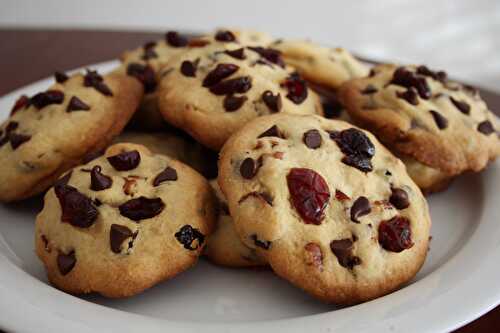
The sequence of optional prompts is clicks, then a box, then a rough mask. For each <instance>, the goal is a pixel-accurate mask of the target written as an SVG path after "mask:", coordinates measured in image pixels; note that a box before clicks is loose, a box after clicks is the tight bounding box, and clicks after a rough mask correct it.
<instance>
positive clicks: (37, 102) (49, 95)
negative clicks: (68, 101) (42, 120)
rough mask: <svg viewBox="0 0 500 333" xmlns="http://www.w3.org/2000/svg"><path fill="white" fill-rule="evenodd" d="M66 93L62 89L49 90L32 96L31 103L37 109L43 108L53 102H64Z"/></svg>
mask: <svg viewBox="0 0 500 333" xmlns="http://www.w3.org/2000/svg"><path fill="white" fill-rule="evenodd" d="M63 101H64V93H63V92H62V91H60V90H47V91H45V92H41V93H38V94H36V95H35V96H33V97H31V99H30V103H31V104H32V105H34V106H35V107H36V108H37V109H41V108H44V107H46V106H47V105H51V104H62V102H63Z"/></svg>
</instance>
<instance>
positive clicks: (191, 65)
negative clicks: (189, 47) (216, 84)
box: [181, 58, 200, 77]
mask: <svg viewBox="0 0 500 333" xmlns="http://www.w3.org/2000/svg"><path fill="white" fill-rule="evenodd" d="M199 62H200V58H198V59H196V60H195V61H189V60H184V61H183V62H182V64H181V73H182V74H183V75H184V76H187V77H195V76H196V70H197V69H198V63H199Z"/></svg>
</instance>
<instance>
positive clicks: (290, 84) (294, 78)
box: [281, 73, 307, 104]
mask: <svg viewBox="0 0 500 333" xmlns="http://www.w3.org/2000/svg"><path fill="white" fill-rule="evenodd" d="M281 86H282V87H284V88H286V89H287V90H288V93H287V95H286V97H287V98H288V99H289V100H291V101H292V102H294V103H295V104H301V103H302V102H304V101H305V100H306V98H307V84H306V81H304V79H302V78H301V77H300V75H299V74H298V73H292V74H291V75H290V76H289V77H288V78H287V79H286V80H285V82H283V83H282V84H281Z"/></svg>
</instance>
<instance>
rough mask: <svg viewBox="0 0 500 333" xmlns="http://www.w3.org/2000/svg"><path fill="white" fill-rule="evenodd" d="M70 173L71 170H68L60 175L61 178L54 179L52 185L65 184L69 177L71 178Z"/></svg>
mask: <svg viewBox="0 0 500 333" xmlns="http://www.w3.org/2000/svg"><path fill="white" fill-rule="evenodd" d="M72 173H73V170H71V171H69V172H68V173H66V174H65V175H64V176H62V177H61V178H59V179H58V180H56V181H55V183H54V187H56V186H63V185H67V184H68V182H69V180H70V178H71V174H72Z"/></svg>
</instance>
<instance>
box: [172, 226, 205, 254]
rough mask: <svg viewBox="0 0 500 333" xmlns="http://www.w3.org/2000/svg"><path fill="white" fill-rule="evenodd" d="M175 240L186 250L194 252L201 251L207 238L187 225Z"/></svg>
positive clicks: (176, 234) (177, 234)
mask: <svg viewBox="0 0 500 333" xmlns="http://www.w3.org/2000/svg"><path fill="white" fill-rule="evenodd" d="M175 238H177V241H179V243H181V244H182V245H183V246H184V248H185V249H186V250H190V251H194V250H197V249H199V248H200V247H201V246H202V244H203V242H204V241H205V236H204V235H203V234H202V233H201V232H200V231H199V230H198V229H196V228H193V227H192V226H190V225H188V224H186V225H184V226H183V227H182V228H181V229H180V230H179V231H178V232H176V233H175Z"/></svg>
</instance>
